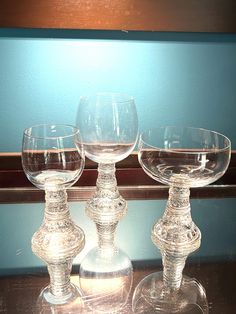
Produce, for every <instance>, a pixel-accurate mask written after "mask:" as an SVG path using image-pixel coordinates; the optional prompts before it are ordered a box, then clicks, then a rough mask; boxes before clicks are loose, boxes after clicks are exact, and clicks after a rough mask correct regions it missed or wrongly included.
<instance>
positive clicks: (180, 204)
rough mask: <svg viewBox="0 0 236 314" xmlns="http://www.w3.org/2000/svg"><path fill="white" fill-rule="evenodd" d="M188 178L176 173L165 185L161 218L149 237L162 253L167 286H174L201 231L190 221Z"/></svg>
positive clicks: (197, 242)
mask: <svg viewBox="0 0 236 314" xmlns="http://www.w3.org/2000/svg"><path fill="white" fill-rule="evenodd" d="M189 194H190V191H189V186H188V181H187V180H186V178H185V177H184V176H182V175H176V176H175V177H174V178H173V180H172V184H171V186H170V189H169V199H168V202H167V207H166V210H165V213H164V215H163V218H161V219H160V220H159V221H158V222H157V223H156V224H155V225H154V227H153V230H152V240H153V242H154V244H156V245H157V246H158V247H159V249H160V250H161V253H162V262H163V268H164V270H163V280H164V284H165V286H166V287H168V288H169V289H174V290H176V289H178V288H179V287H180V285H181V281H182V271H183V268H184V265H185V261H186V258H187V256H188V255H189V254H190V253H192V252H193V251H195V250H196V249H198V248H199V247H200V242H201V233H200V231H199V229H198V228H197V227H196V225H195V224H194V222H193V221H192V217H191V213H190V203H189Z"/></svg>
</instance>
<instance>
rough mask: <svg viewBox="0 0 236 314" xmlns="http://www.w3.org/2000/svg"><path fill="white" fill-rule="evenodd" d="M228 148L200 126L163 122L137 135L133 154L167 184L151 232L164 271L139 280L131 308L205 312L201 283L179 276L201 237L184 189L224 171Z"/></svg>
mask: <svg viewBox="0 0 236 314" xmlns="http://www.w3.org/2000/svg"><path fill="white" fill-rule="evenodd" d="M230 147H231V144H230V140H229V139H228V138H227V137H225V136H224V135H222V134H219V133H217V132H213V131H210V130H205V129H200V128H191V127H171V126H170V127H169V126H168V127H160V128H156V129H151V130H148V131H145V132H143V133H142V134H141V137H140V141H139V155H138V156H139V162H140V164H141V166H142V168H143V170H144V171H145V172H146V173H147V174H148V175H149V176H150V177H151V178H153V179H154V180H157V181H159V182H161V183H163V184H168V185H169V186H170V188H169V198H168V202H167V207H166V209H165V213H164V215H163V217H162V218H161V219H160V220H159V221H157V223H156V224H155V225H154V227H153V229H152V235H151V238H152V241H153V243H154V244H155V245H156V246H158V247H159V249H160V251H161V254H162V263H163V272H157V273H153V274H151V275H149V276H147V277H146V278H144V279H143V280H142V281H141V282H140V283H139V284H138V286H137V287H136V289H135V292H134V295H133V302H132V306H133V310H134V312H135V313H159V312H160V313H208V306H207V299H206V294H205V291H204V288H203V287H202V286H201V285H200V283H199V282H197V280H195V279H191V278H188V277H186V276H182V271H183V268H184V266H185V261H186V258H187V256H188V255H189V254H190V253H192V252H193V251H195V250H196V249H198V248H199V247H200V242H201V233H200V230H199V229H198V227H197V226H196V225H195V224H194V222H193V221H192V218H191V213H190V203H189V194H190V190H189V189H190V188H191V187H201V186H205V185H208V184H210V183H212V182H214V181H216V180H218V179H219V178H220V177H221V176H223V174H224V173H225V171H226V169H227V167H228V165H229V161H230V153H231V148H230Z"/></svg>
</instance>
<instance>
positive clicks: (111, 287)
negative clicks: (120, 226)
mask: <svg viewBox="0 0 236 314" xmlns="http://www.w3.org/2000/svg"><path fill="white" fill-rule="evenodd" d="M132 281H133V268H132V264H131V261H130V259H129V258H128V256H127V255H126V254H125V253H124V252H123V251H121V250H120V249H118V248H113V249H111V248H109V249H108V250H106V249H101V248H99V247H96V248H94V249H92V250H91V251H90V252H89V253H88V254H87V255H86V257H85V258H84V260H83V261H82V263H81V265H80V287H81V291H82V293H83V295H84V303H85V304H86V305H87V306H88V307H89V308H90V309H92V310H93V311H94V312H93V313H109V314H110V313H116V312H117V311H119V310H120V309H121V308H122V307H123V306H124V305H125V304H126V302H127V300H128V297H129V294H130V290H131V286H132Z"/></svg>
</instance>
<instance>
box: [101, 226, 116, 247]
mask: <svg viewBox="0 0 236 314" xmlns="http://www.w3.org/2000/svg"><path fill="white" fill-rule="evenodd" d="M117 224H118V223H114V224H98V223H96V228H97V234H98V246H99V248H101V249H104V250H105V249H113V248H114V247H115V243H114V239H115V231H116V227H117Z"/></svg>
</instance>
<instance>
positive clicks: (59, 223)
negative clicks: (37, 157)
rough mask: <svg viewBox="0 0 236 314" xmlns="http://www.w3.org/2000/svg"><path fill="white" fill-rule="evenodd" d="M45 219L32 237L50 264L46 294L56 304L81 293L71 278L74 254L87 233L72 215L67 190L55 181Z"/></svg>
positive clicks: (35, 249)
mask: <svg viewBox="0 0 236 314" xmlns="http://www.w3.org/2000/svg"><path fill="white" fill-rule="evenodd" d="M45 194H46V195H45V200H46V206H45V214H44V220H43V223H42V225H41V227H40V228H39V230H38V231H36V232H35V233H34V235H33V238H32V251H33V252H34V254H35V255H37V256H38V257H40V258H41V259H42V260H43V261H44V262H45V263H46V264H47V267H48V272H49V275H50V285H49V286H48V287H46V288H45V289H44V290H43V297H44V298H45V299H46V300H47V301H48V302H49V303H53V304H63V303H66V302H68V301H69V300H71V299H72V300H73V299H74V298H75V296H78V294H79V292H78V291H77V288H76V287H75V286H74V285H73V284H72V283H71V282H70V273H71V268H72V261H73V259H74V257H75V256H76V255H77V254H78V253H79V252H80V251H81V250H82V249H83V247H84V242H85V239H84V233H83V231H82V230H81V229H80V228H79V227H78V226H77V225H75V223H74V222H73V221H72V219H71V217H70V212H69V206H68V203H67V193H66V190H65V189H64V188H63V187H60V186H57V185H55V187H54V188H50V189H46V190H45Z"/></svg>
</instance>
